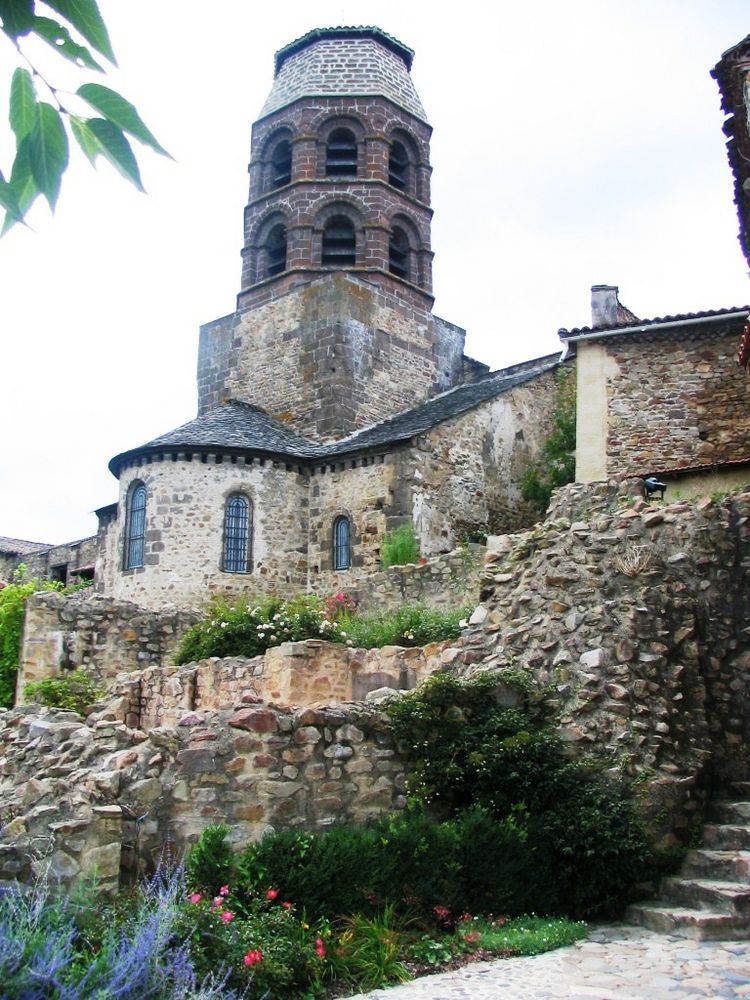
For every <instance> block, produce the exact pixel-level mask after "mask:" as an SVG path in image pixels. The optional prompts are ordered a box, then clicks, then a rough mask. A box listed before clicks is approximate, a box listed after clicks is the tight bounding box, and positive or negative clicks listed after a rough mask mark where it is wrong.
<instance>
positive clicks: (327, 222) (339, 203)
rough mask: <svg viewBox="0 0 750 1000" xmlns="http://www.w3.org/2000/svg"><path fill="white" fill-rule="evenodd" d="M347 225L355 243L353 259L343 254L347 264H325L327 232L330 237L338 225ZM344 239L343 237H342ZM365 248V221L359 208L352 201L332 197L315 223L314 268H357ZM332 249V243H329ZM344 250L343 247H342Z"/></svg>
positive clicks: (318, 213)
mask: <svg viewBox="0 0 750 1000" xmlns="http://www.w3.org/2000/svg"><path fill="white" fill-rule="evenodd" d="M337 222H338V223H346V224H348V225H349V226H350V227H351V229H352V233H353V238H354V243H353V259H352V256H350V255H347V254H344V253H343V252H342V255H341V256H342V261H343V259H344V258H346V260H347V262H346V263H343V262H342V264H341V265H336V264H332V263H331V262H330V260H329V261H328V262H327V263H326V264H324V263H323V258H324V244H325V243H326V242H327V241H326V232H328V234H329V236H330V234H331V231H332V229H333V228H334V226H335V225H336V223H337ZM340 228H341V229H342V231H343V228H344V226H343V225H341V226H340ZM342 239H343V236H342ZM364 247H365V234H364V220H363V218H362V212H361V211H360V209H359V207H358V206H357V205H356V204H354V202H353V201H352V200H350V199H346V198H341V197H331V198H330V199H327V201H326V203H325V204H324V205H323V206H321V207H320V208H319V209H318V211H317V213H316V215H315V220H314V222H313V246H312V258H313V260H312V262H313V265H314V266H324V267H331V266H333V267H336V266H341V267H356V266H357V264H358V262H359V261H361V260H362V258H363V254H364ZM329 248H330V243H329ZM342 250H343V245H342Z"/></svg>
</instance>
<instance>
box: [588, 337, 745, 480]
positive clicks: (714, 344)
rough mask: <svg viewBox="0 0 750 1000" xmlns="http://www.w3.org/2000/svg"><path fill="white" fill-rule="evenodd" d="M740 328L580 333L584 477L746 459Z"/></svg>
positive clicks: (708, 464) (743, 381) (690, 466)
mask: <svg viewBox="0 0 750 1000" xmlns="http://www.w3.org/2000/svg"><path fill="white" fill-rule="evenodd" d="M741 327H742V323H741V322H740V323H739V324H738V323H736V322H735V323H733V324H727V323H721V324H720V323H717V325H716V326H715V327H714V328H709V329H708V330H705V331H701V332H696V328H695V327H693V328H689V327H685V328H677V329H676V331H675V332H674V333H668V332H663V333H660V334H656V333H652V334H648V333H646V334H621V335H618V336H615V337H610V338H607V339H602V340H599V341H595V342H593V343H586V342H585V341H579V342H578V365H579V393H578V441H577V444H578V448H577V455H576V459H577V460H576V478H577V479H579V480H581V481H584V482H587V481H592V480H595V479H604V478H607V477H608V476H612V475H625V474H631V475H639V476H646V475H649V474H650V473H652V472H659V473H661V472H667V471H669V470H675V469H680V468H695V467H697V466H710V465H721V464H722V463H726V462H736V461H740V460H743V459H747V458H748V457H749V456H750V382H748V379H747V377H746V376H745V374H744V373H743V372H742V371H741V370H740V369H739V368H738V367H737V364H736V362H735V357H736V353H737V344H738V342H739V333H740V331H741ZM605 398H606V410H605V408H604V405H603V401H604V399H605Z"/></svg>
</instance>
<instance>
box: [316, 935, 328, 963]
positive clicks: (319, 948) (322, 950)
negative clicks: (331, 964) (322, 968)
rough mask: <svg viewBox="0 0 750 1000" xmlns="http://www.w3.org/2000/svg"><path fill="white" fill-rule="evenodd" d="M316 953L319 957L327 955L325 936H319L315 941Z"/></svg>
mask: <svg viewBox="0 0 750 1000" xmlns="http://www.w3.org/2000/svg"><path fill="white" fill-rule="evenodd" d="M315 954H316V955H317V956H318V957H319V958H325V957H326V946H325V945H324V944H323V938H317V939H316V941H315Z"/></svg>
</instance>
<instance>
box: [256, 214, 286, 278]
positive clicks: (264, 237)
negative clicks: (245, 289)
mask: <svg viewBox="0 0 750 1000" xmlns="http://www.w3.org/2000/svg"><path fill="white" fill-rule="evenodd" d="M279 225H281V226H283V227H284V230H285V231H286V232H287V233H288V231H289V216H288V213H287V212H285V211H284V210H283V209H281V208H279V207H278V205H274V206H272V207H271V208H269V209H268V210H267V211H266V212H264V213H263V215H261V216H260V218H258V219H257V220H256V222H255V224H254V225H253V228H252V230H251V231H250V234H249V237H248V240H247V244H246V246H247V249H248V251H249V256H250V260H249V273H250V274H251V275H252V282H253V283H255V282H257V281H263V279H264V278H267V277H269V275H268V273H267V272H268V247H267V243H268V239H269V236H270V235H271V232H272V230H273V229H274V228H275V227H276V226H279Z"/></svg>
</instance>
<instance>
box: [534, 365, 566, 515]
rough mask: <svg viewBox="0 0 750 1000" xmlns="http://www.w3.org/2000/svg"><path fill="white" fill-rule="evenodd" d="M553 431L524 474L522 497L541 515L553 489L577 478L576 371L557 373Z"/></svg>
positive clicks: (560, 370) (562, 370) (559, 370)
mask: <svg viewBox="0 0 750 1000" xmlns="http://www.w3.org/2000/svg"><path fill="white" fill-rule="evenodd" d="M555 383H556V390H555V404H554V409H553V411H552V430H551V432H550V434H549V437H548V438H547V440H546V441H545V442H544V445H543V446H542V456H541V459H540V461H538V462H531V463H530V464H529V465H528V466H527V467H526V469H525V470H524V473H523V476H522V477H521V496H522V497H523V498H524V500H528V501H529V503H531V504H533V505H534V506H535V507H536V508H537V510H539V512H540V513H541V514H543V513H544V512H545V511H546V510H547V508H548V507H549V502H550V498H551V496H552V491H553V490H554V489H556V488H557V487H558V486H565V485H566V483H572V482H573V481H574V479H575V473H576V462H575V448H576V383H575V370H574V369H572V368H558V369H557V371H556V372H555Z"/></svg>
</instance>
